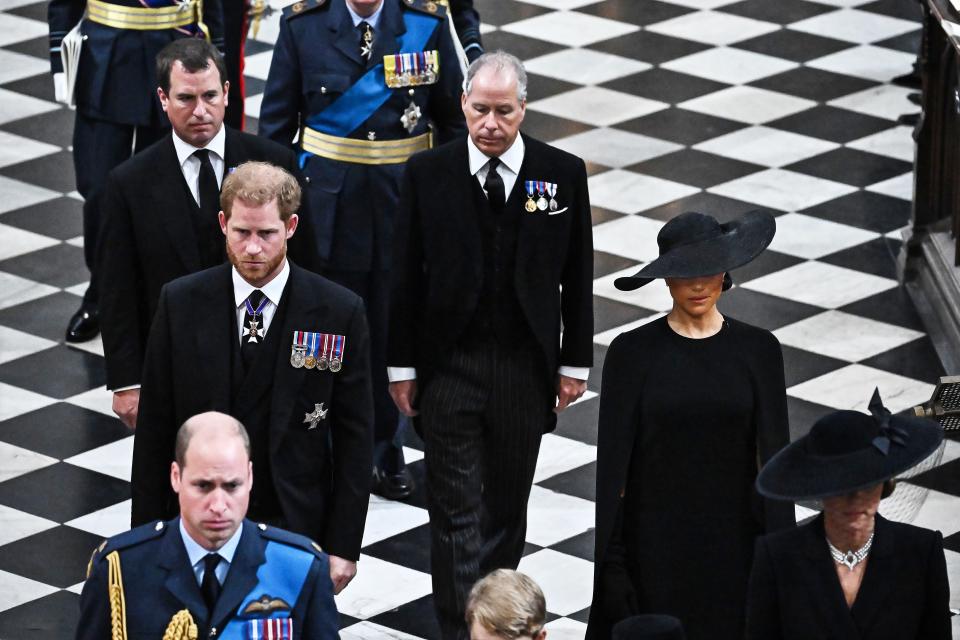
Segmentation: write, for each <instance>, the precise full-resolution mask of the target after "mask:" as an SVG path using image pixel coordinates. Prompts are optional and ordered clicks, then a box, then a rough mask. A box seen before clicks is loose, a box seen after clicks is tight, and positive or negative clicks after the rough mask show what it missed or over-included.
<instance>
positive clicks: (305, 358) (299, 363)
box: [290, 345, 343, 373]
mask: <svg viewBox="0 0 960 640" xmlns="http://www.w3.org/2000/svg"><path fill="white" fill-rule="evenodd" d="M290 364H291V365H292V366H293V368H295V369H303V368H307V369H313V368H316V370H317V371H326V370H327V369H330V371H332V372H334V373H336V372H337V371H340V367H341V366H343V365H342V363H341V362H340V358H338V357H336V356H333V357H332V358H330V359H329V360H327V356H326V355H322V356H320V358H319V359H318V358H317V357H316V356H314V355H313V354H312V353H311V354H310V355H307V348H306V347H301V346H297V345H294V346H293V348H292V349H291V350H290Z"/></svg>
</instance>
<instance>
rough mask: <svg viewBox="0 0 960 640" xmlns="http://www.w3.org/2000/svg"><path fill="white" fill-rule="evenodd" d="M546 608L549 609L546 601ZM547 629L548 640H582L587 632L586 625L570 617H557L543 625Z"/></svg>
mask: <svg viewBox="0 0 960 640" xmlns="http://www.w3.org/2000/svg"><path fill="white" fill-rule="evenodd" d="M547 609H548V610H549V609H550V603H549V602H548V603H547ZM543 628H544V629H546V630H547V636H549V637H550V640H583V637H584V636H585V635H586V633H587V625H585V624H584V623H582V622H580V621H579V620H571V619H570V618H557V619H556V620H553V621H552V622H548V623H547V624H546V625H544V627H543Z"/></svg>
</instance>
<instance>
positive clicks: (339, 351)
mask: <svg viewBox="0 0 960 640" xmlns="http://www.w3.org/2000/svg"><path fill="white" fill-rule="evenodd" d="M346 340H347V338H346V336H335V337H334V343H333V345H334V346H333V350H334V353H333V357H334V358H336V359H337V360H339V361H340V363H341V364H343V343H344V342H346Z"/></svg>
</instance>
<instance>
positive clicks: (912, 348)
mask: <svg viewBox="0 0 960 640" xmlns="http://www.w3.org/2000/svg"><path fill="white" fill-rule="evenodd" d="M861 364H865V365H867V366H868V367H874V368H875V369H882V370H884V371H889V372H890V373H895V374H897V375H899V376H907V377H908V378H913V379H914V380H920V381H923V382H929V383H930V384H936V383H937V379H938V378H940V376H943V375H946V372H945V371H944V370H943V365H942V364H941V363H940V356H939V355H937V350H936V349H934V348H933V343H932V342H931V341H930V338H929V337H928V336H923V337H922V338H917V339H916V340H913V341H911V342H908V343H907V344H905V345H903V346H900V347H897V348H896V349H891V350H890V351H885V352H884V353H881V354H879V355H876V356H873V357H872V358H868V359H866V360H864V361H863V362H862V363H861Z"/></svg>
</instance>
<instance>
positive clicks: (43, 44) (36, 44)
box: [3, 18, 53, 84]
mask: <svg viewBox="0 0 960 640" xmlns="http://www.w3.org/2000/svg"><path fill="white" fill-rule="evenodd" d="M46 21H47V20H46V18H44V19H43V22H46ZM3 48H4V49H9V50H10V51H14V52H16V53H22V54H24V55H26V56H33V57H34V58H41V59H49V57H50V39H49V38H47V37H46V36H41V37H39V38H31V39H30V40H21V41H20V42H14V43H13V44H8V45H4V47H3ZM47 81H48V82H50V84H53V79H52V78H51V77H50V75H49V74H47Z"/></svg>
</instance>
